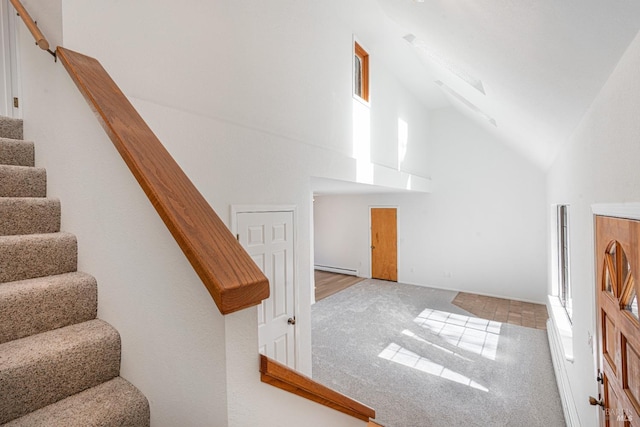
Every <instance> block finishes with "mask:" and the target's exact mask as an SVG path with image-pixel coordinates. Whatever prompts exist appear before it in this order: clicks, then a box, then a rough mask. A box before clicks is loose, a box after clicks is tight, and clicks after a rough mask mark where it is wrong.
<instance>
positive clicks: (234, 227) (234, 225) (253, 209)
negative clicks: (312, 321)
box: [231, 205, 300, 369]
mask: <svg viewBox="0 0 640 427" xmlns="http://www.w3.org/2000/svg"><path fill="white" fill-rule="evenodd" d="M265 212H266V213H268V212H291V213H292V215H293V312H294V313H293V315H294V316H295V318H296V319H297V320H299V319H298V317H299V316H298V313H299V312H300V310H299V307H300V306H299V300H298V295H299V294H300V292H298V255H297V252H298V250H299V248H298V230H297V227H298V208H297V207H296V206H295V205H231V232H232V233H233V235H234V236H237V235H238V214H241V213H265ZM257 329H258V325H256V330H257ZM294 338H295V345H294V349H295V362H294V363H295V366H296V369H298V367H299V366H300V328H294Z"/></svg>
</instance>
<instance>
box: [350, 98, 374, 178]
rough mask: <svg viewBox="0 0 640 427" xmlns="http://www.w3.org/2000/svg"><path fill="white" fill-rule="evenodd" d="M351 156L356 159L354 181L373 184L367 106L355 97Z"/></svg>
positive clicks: (369, 121)
mask: <svg viewBox="0 0 640 427" xmlns="http://www.w3.org/2000/svg"><path fill="white" fill-rule="evenodd" d="M353 157H354V158H355V159H356V182H360V183H363V184H373V163H371V119H370V114H369V107H368V106H367V105H364V104H363V103H362V102H361V101H359V100H358V99H356V98H354V99H353Z"/></svg>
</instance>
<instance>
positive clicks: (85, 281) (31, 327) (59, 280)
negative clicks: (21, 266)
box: [0, 272, 98, 357]
mask: <svg viewBox="0 0 640 427" xmlns="http://www.w3.org/2000/svg"><path fill="white" fill-rule="evenodd" d="M97 305H98V290H97V283H96V279H95V278H93V277H92V276H90V275H88V274H86V273H81V272H75V273H67V274H60V275H57V276H46V277H40V278H37V279H29V280H22V281H18V282H9V283H2V284H0V344H2V343H5V342H8V341H11V340H16V339H19V338H24V337H27V336H29V335H35V334H39V333H41V332H46V331H50V330H53V329H57V328H61V327H64V326H69V325H72V324H75V323H82V322H86V321H88V320H92V319H95V317H96V312H97ZM0 357H1V356H0Z"/></svg>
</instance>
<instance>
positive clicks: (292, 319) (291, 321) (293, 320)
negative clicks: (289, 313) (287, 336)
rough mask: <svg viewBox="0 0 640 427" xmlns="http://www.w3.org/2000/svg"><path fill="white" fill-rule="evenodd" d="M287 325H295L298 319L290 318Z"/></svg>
mask: <svg viewBox="0 0 640 427" xmlns="http://www.w3.org/2000/svg"><path fill="white" fill-rule="evenodd" d="M287 323H288V324H290V325H295V324H296V318H295V316H294V317H289V318H288V319H287Z"/></svg>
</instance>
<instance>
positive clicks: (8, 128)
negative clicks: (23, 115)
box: [0, 116, 23, 139]
mask: <svg viewBox="0 0 640 427" xmlns="http://www.w3.org/2000/svg"><path fill="white" fill-rule="evenodd" d="M0 136H1V137H4V138H12V139H22V137H23V132H22V119H14V118H12V117H5V116H2V117H0Z"/></svg>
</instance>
